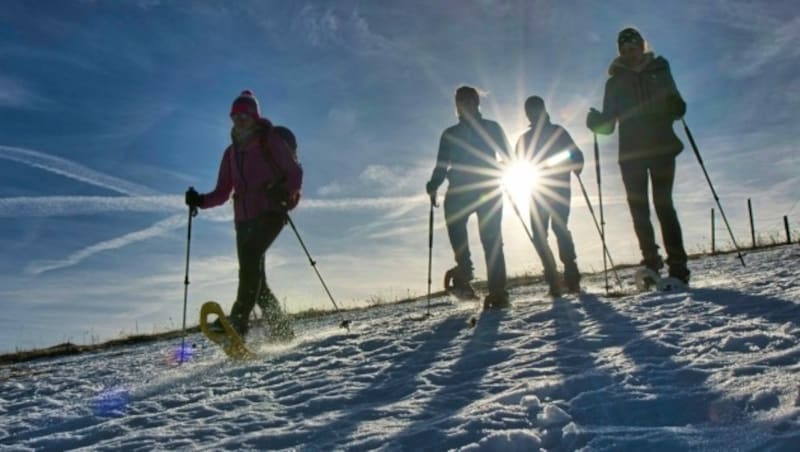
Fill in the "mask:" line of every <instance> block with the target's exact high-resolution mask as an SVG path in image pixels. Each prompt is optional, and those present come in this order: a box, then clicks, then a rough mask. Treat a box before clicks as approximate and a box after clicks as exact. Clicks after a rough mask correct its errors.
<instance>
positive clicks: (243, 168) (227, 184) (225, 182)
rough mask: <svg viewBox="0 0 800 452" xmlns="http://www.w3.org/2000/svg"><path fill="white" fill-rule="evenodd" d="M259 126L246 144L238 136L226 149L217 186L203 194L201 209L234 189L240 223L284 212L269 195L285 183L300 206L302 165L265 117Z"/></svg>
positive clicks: (216, 203)
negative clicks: (273, 189) (264, 215)
mask: <svg viewBox="0 0 800 452" xmlns="http://www.w3.org/2000/svg"><path fill="white" fill-rule="evenodd" d="M255 127H256V130H255V131H254V133H252V134H251V136H250V137H249V138H248V139H246V140H245V142H244V143H237V142H236V141H237V140H236V139H234V140H233V143H232V144H231V145H230V146H228V148H227V149H225V152H224V153H223V154H222V161H221V162H220V165H219V175H218V176H217V186H216V188H214V190H213V191H211V192H209V193H207V194H205V195H204V196H203V199H202V203H201V205H200V208H202V209H208V208H210V207H215V206H218V205H221V204H223V203H225V201H227V200H228V199H229V198H230V195H231V192H233V193H234V194H233V214H234V220H235V222H236V223H241V222H243V221H246V220H252V219H254V218H257V217H259V216H260V215H262V214H264V213H267V212H276V213H277V212H284V211H285V210H286V209H285V208H284V207H283V206H280V205H279V204H278V203H277V202H276V201H274V200H273V199H271V197H270V196H269V195H268V194H267V189H268V188H270V187H272V186H274V185H275V184H283V185H284V186H285V188H286V190H287V191H288V193H289V199H291V200H294V202H293V205H290V206H289V207H290V208H293V207H294V206H295V205H296V203H297V201H298V200H299V196H300V190H301V188H302V180H303V169H302V167H301V166H300V164H299V163H298V162H297V160H296V157H295V156H294V154H293V153H292V151H291V149H289V146H288V145H287V144H286V143H285V142H284V141H283V140H282V139H281V138H280V136H279V135H278V134H277V133H276V132H275V129H274V128H273V126H272V123H270V122H269V120H267V119H265V118H261V119H259V121H258V123H256V125H255Z"/></svg>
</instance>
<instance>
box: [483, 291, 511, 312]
mask: <svg viewBox="0 0 800 452" xmlns="http://www.w3.org/2000/svg"><path fill="white" fill-rule="evenodd" d="M510 306H511V301H510V300H509V299H508V292H506V291H502V292H494V293H490V294H489V295H487V296H486V298H484V299H483V309H506V308H508V307H510Z"/></svg>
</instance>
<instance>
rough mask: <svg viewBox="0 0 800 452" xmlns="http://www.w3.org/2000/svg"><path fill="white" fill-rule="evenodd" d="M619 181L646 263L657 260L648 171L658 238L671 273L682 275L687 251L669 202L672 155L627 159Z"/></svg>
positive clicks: (623, 163) (621, 164)
mask: <svg viewBox="0 0 800 452" xmlns="http://www.w3.org/2000/svg"><path fill="white" fill-rule="evenodd" d="M620 169H621V170H622V182H623V183H624V184H625V193H626V195H627V197H628V207H629V208H630V211H631V217H633V228H634V230H635V231H636V237H637V238H638V239H639V248H640V249H641V251H642V257H643V258H644V260H645V262H651V261H652V260H654V259H656V260H657V259H658V245H656V240H655V233H654V232H653V225H652V223H651V222H650V204H649V201H648V196H647V195H648V173H649V180H650V182H652V185H653V206H654V207H655V210H656V215H657V216H658V221H659V223H661V237H662V239H663V241H664V248H666V251H667V264H668V265H669V266H670V272H671V273H672V272H673V271H674V272H676V273H678V274H681V273H682V271H685V269H686V260H687V258H686V250H684V248H683V234H682V232H681V224H680V221H679V220H678V214H677V213H676V212H675V206H674V205H673V203H672V187H673V184H674V182H675V158H674V157H672V156H665V157H659V158H653V159H646V160H629V161H626V162H621V163H620Z"/></svg>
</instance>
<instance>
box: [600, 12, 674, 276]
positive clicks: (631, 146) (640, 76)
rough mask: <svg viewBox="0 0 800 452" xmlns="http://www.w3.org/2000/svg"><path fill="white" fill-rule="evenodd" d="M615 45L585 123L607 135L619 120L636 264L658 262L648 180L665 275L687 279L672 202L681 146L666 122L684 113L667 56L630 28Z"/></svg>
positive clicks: (653, 265) (658, 264)
mask: <svg viewBox="0 0 800 452" xmlns="http://www.w3.org/2000/svg"><path fill="white" fill-rule="evenodd" d="M617 48H618V49H619V56H618V57H617V58H615V59H614V61H613V62H612V63H611V67H610V68H609V75H610V78H609V79H608V81H607V82H606V87H605V96H604V98H603V111H602V112H599V111H597V110H595V109H591V110H590V111H589V115H588V116H587V118H586V125H587V127H589V129H591V130H592V131H593V132H595V133H599V134H604V135H608V134H611V133H613V132H614V125H615V124H616V123H617V122H618V123H619V166H620V170H621V172H622V181H623V183H624V185H625V193H626V195H627V199H628V207H629V208H630V211H631V216H632V217H633V227H634V230H635V231H636V237H637V238H638V240H639V248H640V249H641V251H642V257H643V261H642V263H643V264H644V265H645V266H646V267H648V268H650V269H651V270H654V271H655V272H658V271H659V270H660V269H661V268H662V267H663V266H664V263H663V260H662V258H661V256H660V255H659V253H658V245H656V240H655V233H654V232H653V225H652V223H651V222H650V205H649V201H648V179H649V181H650V183H651V184H652V186H653V206H654V207H655V210H656V215H657V216H658V220H659V223H660V224H661V236H662V238H663V240H664V247H665V248H666V252H667V264H668V265H669V276H672V277H675V278H678V279H680V280H682V281H684V282H686V283H688V282H689V275H690V272H689V269H688V268H687V266H686V261H687V257H686V251H685V249H684V246H683V235H682V232H681V224H680V221H679V220H678V215H677V213H676V212H675V207H674V205H673V202H672V187H673V184H674V182H675V157H676V156H677V155H678V154H679V153H680V152H681V151H682V150H683V143H681V141H680V140H679V139H678V137H677V136H676V135H675V132H674V130H673V129H672V123H673V122H674V121H675V120H677V119H680V118H681V117H683V115H684V114H685V113H686V103H685V102H684V101H683V98H681V95H680V93H679V92H678V88H677V87H676V86H675V81H674V80H673V79H672V73H671V72H670V69H669V63H667V60H666V59H664V58H663V57H660V56H659V57H656V56H654V55H653V53H652V52H646V43H645V40H644V38H642V35H641V34H640V33H639V32H638V31H637V30H636V29H634V28H626V29H624V30H622V31H620V32H619V35H618V36H617Z"/></svg>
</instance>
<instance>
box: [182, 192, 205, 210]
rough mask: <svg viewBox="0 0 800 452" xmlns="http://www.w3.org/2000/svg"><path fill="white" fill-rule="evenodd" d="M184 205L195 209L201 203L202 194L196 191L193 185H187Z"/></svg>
mask: <svg viewBox="0 0 800 452" xmlns="http://www.w3.org/2000/svg"><path fill="white" fill-rule="evenodd" d="M186 205H187V206H189V207H190V208H192V209H196V208H198V207H200V206H201V205H203V195H201V194H200V193H197V190H195V189H194V187H189V189H188V190H186Z"/></svg>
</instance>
